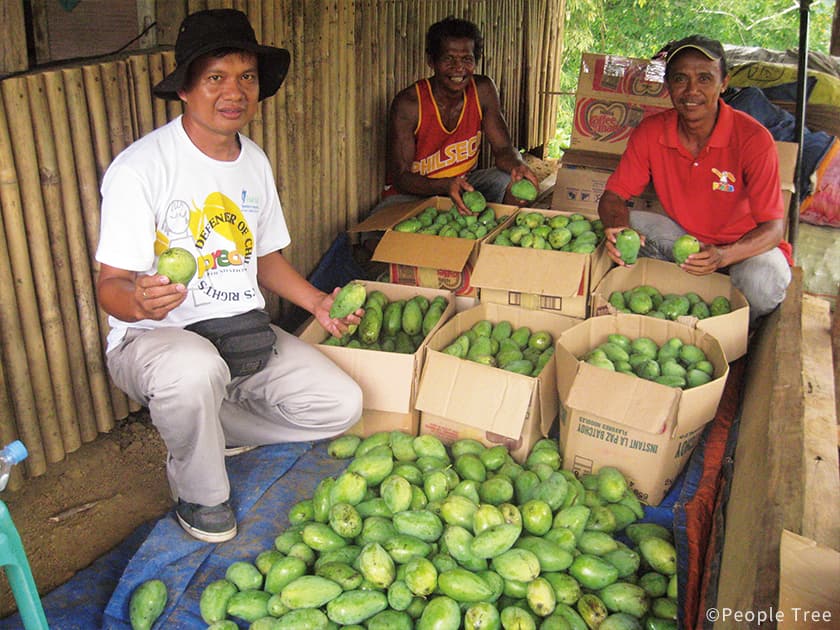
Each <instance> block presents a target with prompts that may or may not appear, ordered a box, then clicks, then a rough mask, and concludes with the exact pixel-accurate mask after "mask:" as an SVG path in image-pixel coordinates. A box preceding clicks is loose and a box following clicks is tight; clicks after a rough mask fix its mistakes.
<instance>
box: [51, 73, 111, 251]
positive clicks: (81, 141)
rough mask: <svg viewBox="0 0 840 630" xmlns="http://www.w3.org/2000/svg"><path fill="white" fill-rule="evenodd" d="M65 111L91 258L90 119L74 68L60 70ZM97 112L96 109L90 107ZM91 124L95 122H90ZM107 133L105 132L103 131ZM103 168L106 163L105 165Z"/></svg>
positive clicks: (94, 191) (93, 175)
mask: <svg viewBox="0 0 840 630" xmlns="http://www.w3.org/2000/svg"><path fill="white" fill-rule="evenodd" d="M61 72H62V75H63V77H64V92H65V95H66V98H67V109H68V112H69V114H70V117H69V120H70V133H71V141H72V143H73V149H74V153H75V156H76V177H77V178H78V181H79V196H80V198H81V200H82V209H83V211H84V212H85V228H86V236H87V245H88V256H89V258H90V259H91V260H93V259H94V255H95V253H96V244H97V242H98V241H99V186H98V184H97V180H98V179H99V177H100V176H101V173H97V167H96V158H95V155H94V151H93V149H92V147H93V146H94V139H93V137H92V136H91V132H90V127H91V124H92V123H91V120H90V116H89V110H88V102H87V98H86V96H85V90H84V87H83V84H82V72H81V70H79V69H78V68H67V69H65V70H62V71H61ZM94 107H95V108H97V109H98V106H94ZM94 122H95V121H94ZM106 133H107V132H106ZM105 165H106V166H107V162H106V163H105Z"/></svg>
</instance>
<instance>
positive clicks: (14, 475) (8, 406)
mask: <svg viewBox="0 0 840 630" xmlns="http://www.w3.org/2000/svg"><path fill="white" fill-rule="evenodd" d="M0 322H2V315H0ZM0 358H2V357H0ZM14 418H15V408H14V406H13V405H12V397H11V396H10V395H9V390H8V388H7V385H6V374H5V371H4V369H3V362H2V361H0V440H2V443H3V444H8V443H9V442H14V441H15V440H17V439H18V434H17V429H16V428H15V422H14ZM23 470H24V469H23V468H22V467H20V466H15V467H13V468H12V472H11V474H10V475H9V480H8V483H7V485H6V489H7V490H11V491H14V490H17V489H18V488H20V487H21V485H22V484H23Z"/></svg>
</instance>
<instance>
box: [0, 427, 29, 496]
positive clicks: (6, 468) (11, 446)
mask: <svg viewBox="0 0 840 630" xmlns="http://www.w3.org/2000/svg"><path fill="white" fill-rule="evenodd" d="M28 455H29V451H27V450H26V447H25V446H24V445H23V442H21V441H20V440H15V441H14V442H9V443H8V444H6V446H4V447H3V450H2V451H0V492H2V491H3V490H5V489H6V484H7V483H9V474H11V472H12V466H14V465H15V464H19V463H20V462H22V461H23V460H24V459H26V458H27V456H28Z"/></svg>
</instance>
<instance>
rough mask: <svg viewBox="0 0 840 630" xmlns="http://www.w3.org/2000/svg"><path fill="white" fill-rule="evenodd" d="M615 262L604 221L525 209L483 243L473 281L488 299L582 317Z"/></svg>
mask: <svg viewBox="0 0 840 630" xmlns="http://www.w3.org/2000/svg"><path fill="white" fill-rule="evenodd" d="M611 265H612V261H611V260H610V258H609V256H608V255H607V253H606V249H605V248H604V246H603V226H602V224H601V222H600V221H599V220H597V219H587V218H586V217H585V216H584V215H582V214H580V213H574V212H560V211H556V210H541V209H540V210H538V209H531V208H522V209H520V210H519V212H517V213H516V214H515V215H514V216H512V217H509V218H508V219H507V220H506V221H505V222H504V223H503V224H502V225H501V226H500V228H498V229H497V230H496V231H494V233H492V234H491V235H490V236H488V237H487V238H486V239H485V241H484V242H483V243H482V245H481V249H480V250H479V252H478V259H477V262H476V264H475V271H474V273H473V277H472V283H473V285H475V286H476V287H478V289H479V291H480V298H481V301H482V302H483V303H484V302H492V303H496V304H509V305H513V306H518V307H521V308H525V309H528V310H539V311H546V312H549V313H554V314H558V315H567V316H570V317H577V318H580V319H583V318H585V317H586V316H587V314H588V306H589V295H590V290H591V287H594V286H595V285H596V284H597V283H598V282H599V281H600V280H601V278H603V277H604V274H606V272H607V271H608V270H609V268H610V266H611Z"/></svg>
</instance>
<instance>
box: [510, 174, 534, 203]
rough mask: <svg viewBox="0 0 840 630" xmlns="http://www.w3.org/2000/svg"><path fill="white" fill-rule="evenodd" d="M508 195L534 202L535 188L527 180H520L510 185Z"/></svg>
mask: <svg viewBox="0 0 840 630" xmlns="http://www.w3.org/2000/svg"><path fill="white" fill-rule="evenodd" d="M510 194H511V195H513V196H514V197H516V198H517V199H523V200H524V201H534V199H536V198H537V187H536V186H534V184H532V183H531V182H530V181H529V180H527V179H520V180H518V181H515V182H514V183H513V184H511V187H510Z"/></svg>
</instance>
